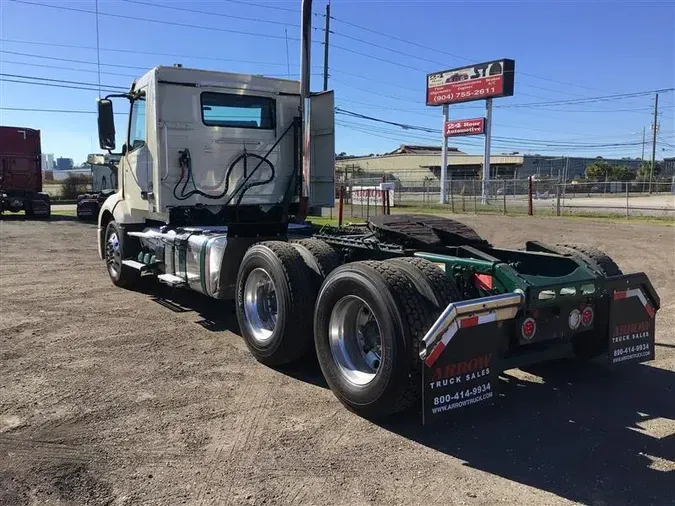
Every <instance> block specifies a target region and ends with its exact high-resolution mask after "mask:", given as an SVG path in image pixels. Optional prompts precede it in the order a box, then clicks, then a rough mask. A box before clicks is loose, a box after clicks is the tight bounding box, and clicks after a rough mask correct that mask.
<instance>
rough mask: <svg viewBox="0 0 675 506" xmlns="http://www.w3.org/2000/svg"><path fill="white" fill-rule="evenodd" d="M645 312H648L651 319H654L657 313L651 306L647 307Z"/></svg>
mask: <svg viewBox="0 0 675 506" xmlns="http://www.w3.org/2000/svg"><path fill="white" fill-rule="evenodd" d="M645 311H647V314H649V317H650V318H654V315H655V314H656V313H655V312H654V308H653V307H652V306H651V305H650V304H647V305H645Z"/></svg>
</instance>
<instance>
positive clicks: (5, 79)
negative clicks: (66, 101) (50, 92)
mask: <svg viewBox="0 0 675 506" xmlns="http://www.w3.org/2000/svg"><path fill="white" fill-rule="evenodd" d="M0 81H1V82H4V83H18V84H34V85H36V86H49V87H52V88H64V89H71V90H82V91H98V85H96V86H94V87H83V86H69V85H67V84H57V83H43V82H31V81H18V80H16V79H7V78H5V77H0ZM104 90H105V91H112V92H114V93H119V90H110V89H107V88H104Z"/></svg>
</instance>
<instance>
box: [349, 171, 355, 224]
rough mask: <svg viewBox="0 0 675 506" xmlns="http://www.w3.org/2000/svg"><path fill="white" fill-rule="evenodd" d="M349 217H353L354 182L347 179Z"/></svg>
mask: <svg viewBox="0 0 675 506" xmlns="http://www.w3.org/2000/svg"><path fill="white" fill-rule="evenodd" d="M349 216H351V217H352V218H353V217H354V182H353V181H352V180H351V178H350V179H349Z"/></svg>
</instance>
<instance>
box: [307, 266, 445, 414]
mask: <svg viewBox="0 0 675 506" xmlns="http://www.w3.org/2000/svg"><path fill="white" fill-rule="evenodd" d="M434 269H436V270H438V272H435V271H434ZM438 274H440V276H438ZM442 278H445V275H444V274H443V272H442V271H440V269H438V268H437V267H435V266H433V265H432V264H431V263H430V262H427V261H426V260H422V259H400V260H397V261H385V262H376V261H362V262H353V263H350V264H347V265H343V266H342V267H338V268H337V269H335V270H334V271H333V272H332V273H331V274H330V275H329V276H328V277H327V278H326V280H325V282H324V283H323V286H322V287H321V291H320V293H319V296H318V300H317V303H316V309H315V313H314V340H315V341H314V342H315V347H316V352H317V358H318V360H319V364H320V366H321V370H322V372H323V375H324V377H325V378H326V381H327V382H328V384H329V386H330V388H331V390H332V391H333V393H334V394H335V395H336V396H337V397H338V399H339V400H340V401H341V402H342V403H343V404H344V405H345V406H347V407H348V408H349V409H351V410H353V411H354V412H356V413H358V414H360V415H361V416H364V417H368V418H379V417H384V416H387V415H390V414H393V413H396V412H399V411H402V410H404V409H406V408H408V407H410V406H411V405H413V404H414V403H415V402H416V400H417V399H418V398H419V395H418V390H419V388H420V375H421V362H420V359H419V356H418V344H419V341H420V339H421V338H422V337H423V336H424V333H425V332H426V330H427V329H428V328H429V326H430V325H431V323H433V321H434V320H435V319H436V318H437V317H438V315H439V314H440V312H441V311H442V310H443V309H444V308H445V306H446V305H447V303H448V302H450V300H451V299H452V295H450V292H451V291H452V289H451V288H449V287H448V285H449V284H451V282H450V281H449V280H448V279H447V278H445V279H446V280H447V283H448V285H446V286H444V287H440V286H438V285H436V286H435V284H438V283H443V281H442ZM431 287H433V288H431ZM434 294H435V296H434ZM446 294H447V295H446ZM429 295H431V296H432V297H431V298H429ZM439 299H441V300H439Z"/></svg>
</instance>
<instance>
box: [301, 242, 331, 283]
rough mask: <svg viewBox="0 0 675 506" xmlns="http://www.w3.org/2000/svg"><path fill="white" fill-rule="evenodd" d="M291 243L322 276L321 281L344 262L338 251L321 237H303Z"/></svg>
mask: <svg viewBox="0 0 675 506" xmlns="http://www.w3.org/2000/svg"><path fill="white" fill-rule="evenodd" d="M291 244H292V245H293V247H294V248H296V249H297V250H298V252H299V253H300V254H301V255H302V257H303V258H304V259H305V262H306V263H307V264H308V265H309V267H310V268H311V269H312V270H314V271H316V272H317V273H318V274H319V275H320V276H321V278H322V279H321V281H323V280H324V279H325V278H326V277H327V276H328V275H329V274H330V273H331V272H333V271H334V270H335V269H337V268H338V267H339V266H340V265H341V264H342V260H341V259H340V255H339V254H338V252H337V251H335V250H334V249H333V248H332V247H331V246H330V245H329V244H328V243H327V242H325V241H322V240H320V239H301V240H299V241H294V242H293V243H291Z"/></svg>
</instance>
